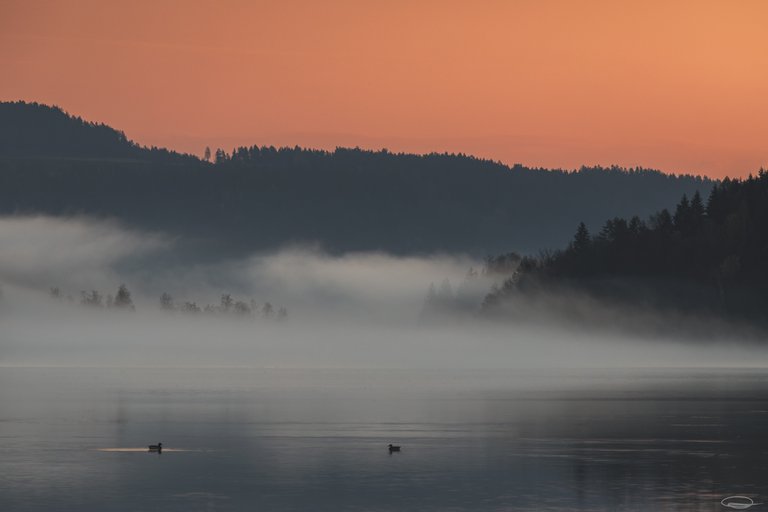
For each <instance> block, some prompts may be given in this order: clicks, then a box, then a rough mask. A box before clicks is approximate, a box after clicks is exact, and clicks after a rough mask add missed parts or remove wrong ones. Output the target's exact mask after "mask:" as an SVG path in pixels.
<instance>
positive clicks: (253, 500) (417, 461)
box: [0, 368, 768, 511]
mask: <svg viewBox="0 0 768 512" xmlns="http://www.w3.org/2000/svg"><path fill="white" fill-rule="evenodd" d="M766 377H768V373H766V372H764V371H754V370H739V371H733V370H727V371H726V370H685V371H683V370H631V371H630V370H589V371H587V370H580V371H553V370H549V371H533V370H508V371H500V370H492V371H485V370H484V371H447V370H446V371H435V370H430V371H415V370H409V371H403V370H393V371H387V370H264V369H135V368H118V369H91V368H88V369H78V368H0V510H2V511H17V510H18V511H27V510H28V511H43V510H45V511H48V510H60V511H70V510H73V511H75V510H76V511H87V510H100V511H110V510H117V511H145V510H150V511H151V510H164V511H165V510H169V511H174V510H179V511H181V510H183V511H194V510H221V511H228V510H276V511H283V510H312V511H326V510H327V511H344V510H381V511H390V510H391V511H394V510H419V511H424V510H454V511H459V510H473V511H475V510H499V511H501V510H536V511H539V510H553V511H560V510H562V511H565V510H643V511H646V510H663V511H666V510H670V511H671V510H686V511H687V510H691V511H693V510H697V511H698V510H727V509H724V508H722V507H721V506H720V505H719V501H720V499H721V498H722V497H724V496H728V495H732V494H747V495H750V496H752V497H754V498H755V499H756V501H764V499H765V498H763V496H762V495H766V494H768V379H766ZM158 441H161V442H162V443H163V445H164V447H166V448H167V450H166V451H165V452H164V453H163V454H161V455H157V454H150V453H147V452H144V451H141V450H138V451H130V450H126V449H130V448H137V449H140V448H142V447H145V446H146V445H148V444H150V443H152V444H154V443H156V442H158ZM390 442H392V443H395V444H400V445H402V446H403V451H402V453H395V454H392V455H390V454H389V453H388V451H387V449H386V446H387V444H388V443H390ZM171 449H174V450H178V451H171ZM752 510H760V507H758V508H755V509H752Z"/></svg>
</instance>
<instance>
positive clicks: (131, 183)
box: [0, 103, 712, 256]
mask: <svg viewBox="0 0 768 512" xmlns="http://www.w3.org/2000/svg"><path fill="white" fill-rule="evenodd" d="M0 138H1V140H0V214H28V213H46V214H53V215H72V214H87V215H96V216H108V217H111V218H116V219H118V220H120V221H122V222H124V223H126V224H127V225H129V226H135V227H139V228H147V229H153V230H162V231H166V232H169V233H171V234H175V235H178V236H181V238H182V239H194V240H199V241H208V242H210V241H214V242H215V244H207V246H208V247H211V248H215V250H216V251H220V252H223V253H228V254H232V253H235V252H246V251H254V250H265V249H274V248H277V247H281V246H285V245H288V244H317V245H319V246H320V247H322V248H324V249H326V250H329V251H331V252H347V251H369V250H382V251H386V252H391V253H396V254H412V253H434V252H464V253H470V254H476V255H480V256H484V255H486V254H489V253H494V252H502V251H508V250H517V251H521V252H535V251H538V250H539V249H543V248H551V247H558V246H562V245H563V244H565V243H566V242H567V240H568V239H570V236H571V234H572V232H573V229H574V227H575V225H576V224H577V223H578V221H579V220H584V221H585V222H586V223H587V225H588V226H590V227H593V226H598V225H599V224H600V223H601V222H602V221H603V220H604V219H605V218H609V217H614V216H632V215H641V216H645V215H648V214H650V213H651V212H654V211H656V210H659V209H661V208H664V207H669V206H670V205H673V204H675V202H676V201H677V200H678V199H679V197H680V196H681V195H682V194H688V195H689V196H692V195H693V194H694V193H695V192H696V191H697V190H699V191H700V192H701V193H702V194H708V193H709V190H710V189H711V187H712V182H710V181H709V180H705V179H701V178H698V177H691V176H670V175H666V174H663V173H660V172H658V171H653V170H646V169H631V170H627V169H620V168H615V167H614V168H582V169H580V170H578V171H574V172H568V171H561V170H546V169H530V168H526V167H523V166H520V165H515V166H512V167H509V166H506V165H502V164H501V163H497V162H492V161H488V160H481V159H477V158H473V157H469V156H465V155H453V154H450V155H449V154H428V155H412V154H394V153H390V152H387V151H376V152H374V151H364V150H360V149H342V148H340V149H337V150H335V151H331V152H326V151H316V150H306V149H300V148H280V149H276V148H273V147H257V146H254V147H251V148H240V149H236V150H234V151H232V152H224V151H216V152H215V157H214V158H213V159H212V160H213V161H212V162H210V163H209V162H205V161H202V160H199V159H197V158H195V157H192V156H189V155H179V154H177V153H173V152H170V151H167V150H163V149H157V148H150V149H148V148H143V147H140V146H138V145H136V144H134V143H132V142H131V141H130V140H128V139H127V138H126V137H125V135H123V134H122V132H119V131H116V130H114V129H112V128H110V127H108V126H105V125H98V124H93V123H88V122H85V121H83V120H81V119H79V118H74V117H71V116H68V115H67V114H65V113H64V112H62V111H61V110H60V109H58V108H55V107H47V106H43V105H38V104H26V103H4V104H1V105H0ZM41 157H44V158H41ZM203 245H206V244H203Z"/></svg>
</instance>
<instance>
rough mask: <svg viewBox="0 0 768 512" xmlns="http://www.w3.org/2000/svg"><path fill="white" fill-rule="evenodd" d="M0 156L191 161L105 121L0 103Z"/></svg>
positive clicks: (19, 103) (35, 105)
mask: <svg viewBox="0 0 768 512" xmlns="http://www.w3.org/2000/svg"><path fill="white" fill-rule="evenodd" d="M0 155H2V156H6V157H59V158H66V157H69V158H111V159H138V160H146V159H152V160H162V161H191V160H195V158H194V157H191V156H189V155H180V154H178V153H174V152H172V151H168V150H167V149H161V148H154V147H153V148H145V147H142V146H139V145H138V144H136V143H134V142H132V141H130V140H128V138H127V137H126V136H125V134H124V133H123V132H121V131H118V130H115V129H114V128H110V127H109V126H107V125H105V124H99V123H92V122H88V121H84V120H83V119H81V118H79V117H72V116H70V115H68V114H67V113H66V112H64V111H62V110H61V109H60V108H58V107H49V106H47V105H41V104H39V103H25V102H23V101H16V102H0Z"/></svg>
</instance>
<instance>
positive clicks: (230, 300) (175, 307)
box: [50, 284, 288, 320]
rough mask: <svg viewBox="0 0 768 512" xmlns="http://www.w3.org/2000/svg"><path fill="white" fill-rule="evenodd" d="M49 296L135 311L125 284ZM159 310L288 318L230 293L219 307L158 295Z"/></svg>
mask: <svg viewBox="0 0 768 512" xmlns="http://www.w3.org/2000/svg"><path fill="white" fill-rule="evenodd" d="M50 296H51V297H52V298H53V299H55V300H58V301H64V302H68V303H73V304H74V303H78V302H79V304H80V305H82V306H87V307H90V308H106V309H117V310H127V311H136V307H135V305H134V303H133V299H132V297H131V292H130V291H129V290H128V288H127V287H126V286H125V285H124V284H121V285H120V286H119V287H118V289H117V292H116V293H115V294H114V295H112V294H107V295H106V296H105V295H104V294H103V293H102V292H99V291H98V290H89V291H86V290H83V291H81V292H80V296H79V300H76V299H75V297H73V296H72V295H71V294H66V293H64V292H63V291H62V290H61V288H59V287H57V286H55V287H51V288H50ZM158 307H159V308H160V310H162V311H164V312H180V313H187V314H208V315H224V316H234V317H238V318H265V319H275V320H285V319H286V318H287V317H288V310H287V309H286V307H285V306H279V307H275V306H273V305H272V303H271V302H269V301H267V302H264V303H260V302H258V301H256V299H247V300H239V299H235V298H234V297H232V295H231V294H229V293H224V294H222V295H221V299H220V301H219V304H205V305H204V306H198V305H197V303H196V302H192V301H181V302H176V301H175V300H174V298H173V297H172V296H171V295H170V294H169V293H163V294H161V295H160V298H159V301H158Z"/></svg>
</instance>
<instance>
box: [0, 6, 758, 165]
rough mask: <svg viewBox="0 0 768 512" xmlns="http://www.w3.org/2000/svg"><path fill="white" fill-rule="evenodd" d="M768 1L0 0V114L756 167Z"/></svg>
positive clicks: (375, 144) (411, 147) (180, 130)
mask: <svg viewBox="0 0 768 512" xmlns="http://www.w3.org/2000/svg"><path fill="white" fill-rule="evenodd" d="M766 27H768V2H765V1H753V2H748V1H731V0H729V1H722V2H707V1H703V0H697V1H671V0H665V1H650V0H643V1H638V2H628V1H627V2H625V1H621V2H617V1H589V2H588V1H575V0H574V1H562V2H560V1H541V0H539V1H471V2H470V1H466V2H452V1H447V0H440V1H435V2H417V1H407V2H406V1H403V2H397V1H389V2H385V1H380V2H379V1H370V2H369V1H364V0H363V1H361V0H353V1H323V2H320V1H285V0H280V1H263V2H256V1H247V2H246V1H234V0H233V1H223V0H216V1H213V0H210V1H191V0H153V1H144V0H131V1H127V0H116V1H104V0H95V1H89V0H82V1H78V0H73V1H67V2H65V1H36V0H21V1H9V0H0V70H2V73H0V99H3V100H15V99H24V100H34V101H39V102H43V103H53V104H57V105H59V106H61V107H63V108H64V109H65V110H67V111H69V112H71V113H73V114H77V115H81V116H83V117H85V118H86V119H89V120H96V121H102V122H106V123H108V124H110V125H113V126H115V127H117V128H119V129H122V130H124V131H125V132H126V133H127V135H128V136H129V137H131V138H133V139H135V140H137V141H138V142H140V143H142V144H154V145H161V146H169V147H172V148H174V149H178V150H182V151H188V152H193V153H196V154H202V152H203V149H204V148H205V146H206V145H209V146H211V147H212V148H215V147H217V146H221V147H224V148H225V149H228V150H229V149H231V148H232V147H233V146H234V145H241V144H249V145H250V144H255V143H258V144H260V145H261V144H274V145H291V146H293V145H296V144H298V145H301V146H311V147H323V148H330V149H332V148H334V147H336V146H354V145H359V146H362V147H368V148H375V149H378V148H381V147H387V148H389V149H390V150H394V151H416V152H427V151H453V152H465V153H471V154H475V155H478V156H482V157H488V158H493V159H498V160H502V161H504V162H506V163H509V164H512V163H515V162H520V163H523V164H526V165H531V166H547V167H565V168H574V167H578V166H580V165H581V164H598V163H599V164H613V163H615V164H620V165H624V166H635V165H642V166H646V167H656V168H660V169H662V170H666V171H672V172H694V173H703V174H707V175H710V176H716V177H721V176H724V175H729V176H744V175H746V174H748V173H749V172H754V171H756V170H757V169H759V168H760V166H768V144H767V143H768V36H766V32H765V29H766Z"/></svg>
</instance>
